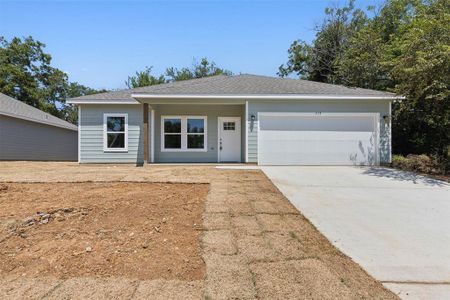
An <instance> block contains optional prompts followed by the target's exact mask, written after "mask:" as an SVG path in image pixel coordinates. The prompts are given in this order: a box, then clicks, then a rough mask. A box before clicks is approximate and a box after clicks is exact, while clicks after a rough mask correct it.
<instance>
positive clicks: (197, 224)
mask: <svg viewBox="0 0 450 300" xmlns="http://www.w3.org/2000/svg"><path fill="white" fill-rule="evenodd" d="M207 192H208V185H206V184H154V183H128V182H126V183H125V182H124V183H77V184H73V183H70V184H68V183H52V184H50V183H43V184H41V183H2V184H0V228H1V231H0V272H1V273H2V274H9V275H21V276H26V277H33V276H40V277H42V276H46V277H56V278H61V279H66V278H70V277H82V276H94V277H96V276H101V277H117V276H119V277H127V278H138V279H143V280H146V279H156V278H164V279H181V280H195V279H202V278H203V276H204V273H205V264H204V262H203V260H202V258H201V253H200V246H199V233H200V230H201V224H202V214H203V210H204V206H205V199H206V195H207Z"/></svg>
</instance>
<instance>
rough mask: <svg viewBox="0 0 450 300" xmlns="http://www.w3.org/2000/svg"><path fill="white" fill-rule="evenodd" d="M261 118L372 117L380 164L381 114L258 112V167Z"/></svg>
mask: <svg viewBox="0 0 450 300" xmlns="http://www.w3.org/2000/svg"><path fill="white" fill-rule="evenodd" d="M260 116H279V117H288V116H317V117H318V116H322V117H332V116H336V117H345V116H355V117H372V118H373V122H374V128H375V131H376V132H375V164H376V165H379V164H380V144H379V141H380V113H333V112H258V113H257V122H256V123H257V124H256V125H257V128H258V131H257V132H256V134H257V139H256V140H257V141H258V142H257V153H258V159H257V162H258V165H260V161H259V160H260V155H259V153H260V151H259V147H260V144H261V143H260V136H259V133H260V126H259V123H260Z"/></svg>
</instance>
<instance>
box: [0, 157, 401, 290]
mask: <svg viewBox="0 0 450 300" xmlns="http://www.w3.org/2000/svg"><path fill="white" fill-rule="evenodd" d="M69 181H70V182H73V183H67V182H69ZM25 182H27V183H25ZM32 182H35V183H32ZM36 182H44V183H36ZM58 182H59V183H58ZM61 182H66V183H61ZM0 184H1V188H0V189H1V190H2V191H1V192H0V215H1V222H2V233H1V238H0V251H1V254H0V255H1V257H0V264H1V266H0V272H1V274H2V277H1V278H0V281H1V282H0V298H1V299H17V298H27V299H202V298H203V299H396V298H397V297H396V296H395V295H394V294H392V293H391V292H390V291H388V290H386V289H385V288H384V287H383V286H382V285H381V283H379V282H377V281H376V280H374V279H373V278H372V277H371V276H369V275H368V274H367V273H366V272H365V271H364V270H362V269H361V268H360V267H359V266H358V265H357V264H356V263H354V262H353V261H352V260H351V259H350V258H348V257H346V256H345V255H343V254H342V253H341V252H340V251H339V250H338V249H336V248H335V247H333V246H332V245H331V243H330V242H329V241H328V240H327V239H326V238H325V237H324V236H323V235H322V234H321V233H320V232H318V231H317V230H316V228H315V227H314V226H313V225H311V223H309V221H308V220H307V219H306V218H305V217H303V215H302V214H301V213H300V212H298V211H297V210H296V209H295V208H294V207H293V206H292V205H291V204H290V202H289V201H288V200H287V199H286V198H285V197H284V196H283V195H282V194H281V193H280V192H279V191H278V190H277V189H276V187H275V186H274V185H273V184H272V183H271V182H270V180H268V179H267V177H266V176H265V175H264V174H263V173H262V172H260V171H258V170H223V169H220V170H219V169H216V168H214V166H167V165H166V166H164V165H151V166H150V165H149V166H145V167H140V168H136V167H134V166H109V165H88V166H84V165H82V166H79V165H77V164H71V163H27V162H8V163H7V162H3V163H0ZM37 212H40V214H37ZM47 215H48V216H47ZM46 220H47V221H46ZM194 224H195V225H194ZM116 251H117V252H116ZM66 266H68V267H66Z"/></svg>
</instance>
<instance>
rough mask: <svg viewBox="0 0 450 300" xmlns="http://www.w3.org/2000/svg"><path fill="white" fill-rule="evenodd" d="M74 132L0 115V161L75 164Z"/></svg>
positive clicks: (75, 135)
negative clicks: (69, 162)
mask: <svg viewBox="0 0 450 300" xmlns="http://www.w3.org/2000/svg"><path fill="white" fill-rule="evenodd" d="M77 152H78V134H77V131H75V130H70V129H64V128H60V127H56V126H52V125H46V124H42V123H37V122H31V121H26V120H23V119H19V118H14V117H8V116H4V115H0V160H38V161H76V160H77Z"/></svg>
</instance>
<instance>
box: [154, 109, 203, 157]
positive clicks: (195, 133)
mask: <svg viewBox="0 0 450 300" xmlns="http://www.w3.org/2000/svg"><path fill="white" fill-rule="evenodd" d="M161 123H162V124H161V125H162V126H161V127H162V134H161V135H162V137H161V141H162V143H161V151H206V150H207V147H206V146H207V145H206V117H204V116H201V117H197V116H193V117H191V116H189V117H182V116H175V117H170V116H163V117H161Z"/></svg>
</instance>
